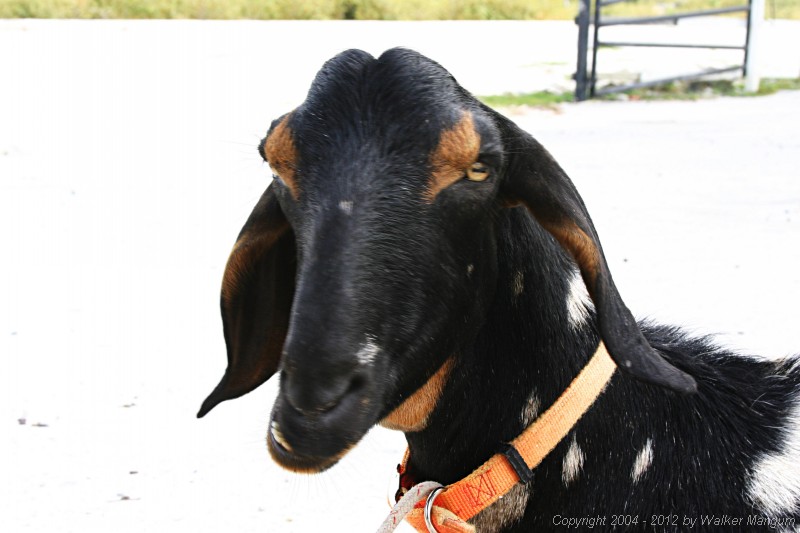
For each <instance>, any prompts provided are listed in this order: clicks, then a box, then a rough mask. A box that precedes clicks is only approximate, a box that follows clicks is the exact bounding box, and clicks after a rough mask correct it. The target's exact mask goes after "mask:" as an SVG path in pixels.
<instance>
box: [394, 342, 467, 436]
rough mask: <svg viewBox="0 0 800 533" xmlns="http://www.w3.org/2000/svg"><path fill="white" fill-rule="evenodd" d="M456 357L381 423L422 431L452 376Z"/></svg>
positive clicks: (402, 428) (400, 428) (448, 361)
mask: <svg viewBox="0 0 800 533" xmlns="http://www.w3.org/2000/svg"><path fill="white" fill-rule="evenodd" d="M454 363H455V359H454V358H453V357H451V358H449V359H448V360H447V361H445V362H444V363H442V366H441V367H440V368H439V370H437V371H436V373H435V374H434V375H433V376H431V377H430V379H429V380H428V381H427V382H426V383H425V384H424V385H423V386H422V387H420V388H419V389H418V390H417V392H415V393H414V394H412V395H411V396H409V397H408V398H406V400H405V401H404V402H403V403H401V404H400V405H399V406H398V407H397V408H396V409H395V410H394V411H392V412H391V413H389V416H387V417H386V418H384V419H383V420H381V422H380V425H381V426H383V427H385V428H388V429H395V430H398V431H405V432H411V431H421V430H423V429H425V426H426V425H427V424H428V418H429V417H430V415H431V413H432V412H433V408H434V407H436V404H437V403H438V402H439V397H440V396H441V394H442V389H444V384H445V383H446V382H447V378H448V377H449V376H450V371H451V370H452V369H453V364H454Z"/></svg>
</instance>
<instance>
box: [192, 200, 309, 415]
mask: <svg viewBox="0 0 800 533" xmlns="http://www.w3.org/2000/svg"><path fill="white" fill-rule="evenodd" d="M272 187H273V186H272V185H270V186H269V187H268V188H267V190H266V191H265V192H264V194H263V195H262V196H261V199H260V200H259V201H258V204H256V207H255V208H254V209H253V212H252V213H251V214H250V218H248V219H247V222H246V223H245V225H244V227H243V228H242V231H241V233H240V234H239V238H238V239H237V240H236V244H235V245H234V247H233V251H232V252H231V255H230V257H229V258H228V264H227V266H226V267H225V275H224V276H223V280H222V296H221V302H220V306H221V308H222V324H223V330H224V333H225V344H226V345H227V348H228V368H227V370H225V375H224V376H222V380H221V381H220V382H219V385H217V387H216V388H215V389H214V391H213V392H212V393H211V394H210V395H209V396H208V398H206V400H205V401H204V402H203V405H202V407H201V408H200V411H199V412H198V413H197V417H198V418H200V417H203V416H205V415H206V413H208V412H209V411H210V410H211V409H213V408H214V407H215V406H216V405H217V404H219V403H220V402H223V401H225V400H230V399H233V398H238V397H239V396H242V395H243V394H247V393H248V392H250V391H252V390H254V389H255V388H256V387H258V386H259V385H261V384H262V383H264V382H265V381H266V380H268V379H269V378H270V377H271V376H272V375H273V374H274V373H275V372H276V371H277V369H278V364H279V363H280V356H281V351H282V350H283V342H284V340H285V339H286V331H287V330H288V328H289V313H290V309H291V305H292V297H293V295H294V278H295V271H296V261H297V260H296V255H295V254H296V252H295V243H294V233H293V232H292V231H291V228H290V227H289V223H288V222H287V221H286V217H285V216H284V214H283V211H281V208H280V205H279V204H278V199H277V198H276V197H275V191H274V190H273V188H272Z"/></svg>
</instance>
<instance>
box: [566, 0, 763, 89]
mask: <svg viewBox="0 0 800 533" xmlns="http://www.w3.org/2000/svg"><path fill="white" fill-rule="evenodd" d="M630 1H636V0H594V10H592V9H591V7H592V0H579V3H578V16H577V17H576V18H575V23H576V24H577V25H578V64H577V71H576V73H575V100H577V101H582V100H586V99H588V98H593V97H595V96H602V95H605V94H612V93H618V92H623V91H628V90H630V89H638V88H642V87H652V86H656V85H663V84H665V83H669V82H673V81H681V80H691V79H697V78H702V77H706V76H710V75H714V74H722V73H726V72H735V71H740V72H741V73H742V76H744V75H746V74H747V72H746V69H747V54H748V49H749V43H750V29H751V24H750V22H751V20H750V17H751V14H752V4H753V0H747V4H746V5H741V6H735V7H725V8H718V9H706V10H702V11H692V12H687V13H678V14H674V15H661V16H654V17H636V18H608V17H604V16H603V14H602V11H603V8H604V7H608V6H610V5H613V4H619V3H621V2H630ZM738 12H745V13H747V32H746V36H745V42H744V44H742V45H741V46H733V45H722V44H720V45H707V44H691V43H674V44H672V43H669V44H665V43H647V42H620V41H603V40H601V39H600V29H601V28H603V27H607V26H619V25H622V24H657V23H668V22H672V23H673V24H677V22H678V20H680V19H685V18H692V17H709V16H714V15H725V14H729V13H738ZM590 27H592V28H593V35H592V39H591V41H592V47H591V49H592V63H591V70H589V69H588V60H587V56H588V52H589V33H590ZM612 46H613V47H627V46H644V47H660V48H663V47H667V48H707V49H729V50H730V49H733V50H742V52H743V54H742V55H743V58H742V62H741V63H740V64H736V65H731V66H728V67H724V68H709V69H705V70H702V71H700V72H693V73H688V74H682V75H679V76H672V77H669V78H661V79H657V80H649V81H644V82H638V83H631V84H627V85H615V86H613V87H605V88H602V89H598V88H597V87H596V85H597V53H598V51H599V50H600V49H602V48H604V47H612Z"/></svg>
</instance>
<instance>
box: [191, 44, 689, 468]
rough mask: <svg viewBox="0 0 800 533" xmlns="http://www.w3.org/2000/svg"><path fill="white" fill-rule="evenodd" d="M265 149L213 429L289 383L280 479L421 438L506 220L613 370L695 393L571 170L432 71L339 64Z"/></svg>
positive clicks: (408, 62) (399, 62)
mask: <svg viewBox="0 0 800 533" xmlns="http://www.w3.org/2000/svg"><path fill="white" fill-rule="evenodd" d="M259 151H260V152H261V154H262V156H263V157H264V158H265V160H267V161H268V162H269V164H270V167H271V168H272V170H273V173H274V180H273V183H272V184H271V185H270V186H269V187H268V188H267V190H266V192H265V193H264V195H263V196H262V198H261V200H260V201H259V203H258V204H257V205H256V207H255V209H254V211H253V213H252V214H251V216H250V218H249V219H248V221H247V223H246V224H245V226H244V228H243V229H242V232H241V234H240V235H239V238H238V240H237V242H236V245H235V246H234V250H233V252H232V254H231V256H230V259H229V261H228V265H227V268H226V271H225V276H224V279H223V289H222V298H221V300H222V301H221V306H222V315H223V324H224V329H225V339H226V343H227V346H228V369H227V371H226V373H225V376H224V377H223V379H222V381H221V382H220V384H219V385H218V386H217V388H216V389H215V390H214V392H212V394H211V395H210V396H209V398H208V399H207V400H206V402H205V403H204V405H203V407H202V408H201V411H200V416H202V415H204V414H205V413H207V412H208V411H209V410H210V409H211V408H213V407H214V406H215V405H216V404H217V403H219V402H221V401H223V400H226V399H230V398H235V397H237V396H240V395H242V394H245V393H247V392H249V391H251V390H253V389H254V388H256V387H258V386H259V385H260V384H261V383H263V382H264V381H265V380H266V379H268V378H269V377H270V376H271V375H272V374H274V373H275V372H276V371H277V370H278V369H279V368H280V370H281V373H280V392H279V395H278V398H277V400H276V402H275V405H274V408H273V412H272V421H271V424H270V427H271V430H270V432H269V436H268V439H267V440H268V446H269V449H270V452H271V453H272V455H273V457H274V458H275V459H276V461H278V463H280V464H281V465H283V466H286V467H287V468H290V469H294V470H298V471H309V472H315V471H320V470H323V469H325V468H327V467H329V466H331V465H332V464H334V463H335V462H336V461H337V460H338V459H339V458H340V457H341V456H342V455H344V453H346V451H347V450H348V449H349V448H350V447H351V446H352V445H354V444H355V443H356V442H357V441H358V440H359V439H360V438H361V437H362V436H363V435H364V434H365V433H366V432H367V431H368V430H369V428H370V427H372V426H373V425H374V424H375V423H377V422H380V421H382V420H383V421H384V423H385V424H386V425H388V426H390V427H395V428H398V429H403V430H406V431H413V430H417V429H420V428H421V427H422V426H424V424H425V419H426V417H427V415H428V414H429V413H430V411H431V409H432V408H433V405H434V404H435V402H436V398H437V395H438V392H439V391H440V390H441V387H442V385H443V382H444V381H445V380H446V379H447V373H448V371H449V369H450V368H451V366H452V357H454V356H457V354H458V353H459V352H460V350H461V349H462V348H463V347H464V346H466V345H467V343H470V342H471V341H472V340H473V339H474V334H475V332H476V331H477V330H478V329H479V328H480V325H481V323H482V313H483V312H484V310H485V309H486V308H487V307H488V306H487V305H486V303H487V302H488V301H489V300H490V299H491V298H492V297H493V288H494V286H495V284H496V277H497V265H496V254H495V231H494V224H495V221H496V219H497V216H498V213H499V211H500V210H502V209H504V208H506V207H508V206H509V205H515V204H524V205H525V206H527V207H528V208H529V209H530V211H531V212H532V213H533V214H534V215H535V216H536V218H537V220H539V222H540V223H541V224H542V226H544V227H545V229H547V230H548V231H550V232H551V233H552V234H553V235H554V236H555V237H556V239H557V240H558V241H559V242H560V243H561V244H562V245H563V246H564V247H565V248H566V249H567V250H568V251H569V252H570V253H571V254H572V256H573V257H574V258H575V259H576V261H577V262H578V264H579V266H580V268H581V271H582V273H583V276H584V280H586V282H587V285H588V287H589V291H590V294H591V295H592V297H593V299H594V300H595V305H596V306H597V308H598V319H599V322H600V328H601V335H602V336H603V337H604V340H605V341H606V344H607V345H608V346H609V351H610V352H611V353H612V355H615V353H614V352H615V351H616V352H617V353H622V354H623V355H624V357H625V359H624V361H623V362H624V363H625V367H626V368H628V369H629V370H630V371H631V372H633V373H634V374H636V375H637V376H638V377H640V378H642V379H645V380H648V381H651V382H656V383H659V384H663V385H667V386H670V387H673V388H676V389H682V390H687V389H690V388H691V386H692V385H693V383H692V382H691V378H688V377H686V376H684V375H683V374H682V373H680V372H679V371H677V370H676V369H674V368H673V367H671V366H669V365H668V364H667V363H666V362H664V361H663V359H661V358H660V357H659V356H658V355H657V354H656V353H655V352H653V351H652V349H650V347H649V346H647V344H646V342H645V341H644V339H643V337H642V336H641V333H640V332H639V331H638V329H636V326H635V323H634V322H633V320H632V318H631V317H630V313H629V312H628V310H627V309H626V308H625V306H624V304H623V303H622V301H621V300H620V299H619V296H618V295H617V294H616V289H615V288H614V285H613V282H612V280H611V277H610V275H609V274H608V271H607V267H606V265H605V261H604V259H603V256H602V251H601V249H600V245H599V242H598V241H597V238H596V235H595V233H594V228H593V227H592V225H591V221H590V220H589V218H588V214H586V212H585V208H584V207H583V203H582V202H581V201H580V198H579V196H578V195H577V192H575V191H574V187H573V186H572V184H571V182H570V181H569V179H568V178H567V177H566V176H565V175H564V174H563V172H562V171H561V169H560V168H559V167H558V165H557V164H556V163H555V162H554V161H553V160H552V158H550V157H549V155H548V154H547V153H546V152H545V151H544V150H543V149H542V148H541V146H540V145H538V143H536V142H535V141H534V140H533V139H532V138H530V137H529V136H527V135H526V134H524V133H522V132H521V131H520V130H518V129H517V128H516V126H514V125H513V124H511V123H510V122H508V121H507V120H506V119H504V118H503V117H501V116H500V115H498V114H496V113H494V112H493V111H491V110H489V109H488V108H486V107H484V106H483V105H481V104H480V103H479V102H478V101H477V100H475V99H474V98H473V97H472V96H470V95H469V94H468V93H467V92H466V91H464V90H463V89H461V88H460V87H459V86H458V84H457V83H456V82H455V81H454V80H453V78H452V77H451V76H450V75H449V74H448V73H447V72H446V71H445V70H444V69H443V68H442V67H440V66H439V65H437V64H436V63H434V62H432V61H430V60H428V59H426V58H424V57H422V56H420V55H418V54H416V53H414V52H410V51H407V50H400V49H396V50H390V51H388V52H386V53H385V54H383V55H382V56H381V57H380V58H379V59H377V60H376V59H374V58H372V57H371V56H369V55H368V54H366V53H364V52H358V51H349V52H345V53H343V54H340V55H339V56H337V57H335V58H333V59H332V60H330V61H329V62H328V63H326V65H325V66H324V67H323V68H322V70H321V71H320V72H319V74H318V75H317V77H316V79H315V81H314V83H313V84H312V87H311V90H310V91H309V94H308V97H307V99H306V101H305V102H304V103H303V104H302V105H301V106H300V107H298V108H297V109H295V110H294V111H292V112H291V113H289V114H287V115H285V116H283V117H281V118H279V119H278V120H276V121H275V122H274V123H273V125H272V127H271V128H270V130H269V132H268V134H267V137H266V138H265V139H264V141H262V143H261V145H260V146H259ZM607 337H613V339H609V338H607ZM615 347H616V348H617V349H616V350H615ZM637 350H638V351H637ZM618 361H619V359H618ZM415 391H416V393H415Z"/></svg>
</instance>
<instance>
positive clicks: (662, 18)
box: [597, 6, 750, 26]
mask: <svg viewBox="0 0 800 533" xmlns="http://www.w3.org/2000/svg"><path fill="white" fill-rule="evenodd" d="M747 11H750V6H737V7H721V8H719V9H706V10H704V11H691V12H689V13H676V14H674V15H659V16H657V17H634V18H610V19H605V20H603V19H601V20H600V21H599V22H598V23H597V24H598V26H618V25H620V24H653V23H657V22H677V21H678V20H680V19H686V18H693V17H709V16H712V15H725V14H727V13H740V12H747Z"/></svg>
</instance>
